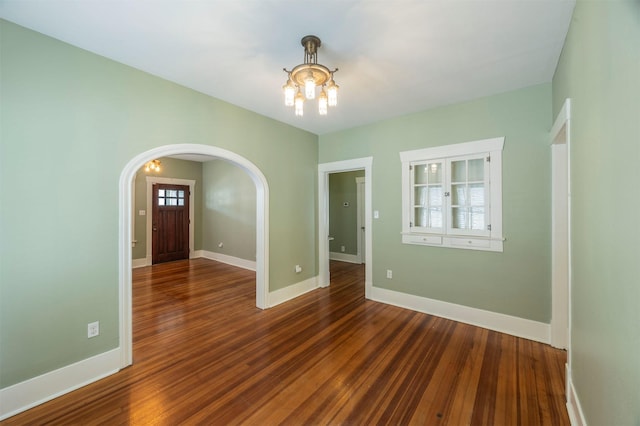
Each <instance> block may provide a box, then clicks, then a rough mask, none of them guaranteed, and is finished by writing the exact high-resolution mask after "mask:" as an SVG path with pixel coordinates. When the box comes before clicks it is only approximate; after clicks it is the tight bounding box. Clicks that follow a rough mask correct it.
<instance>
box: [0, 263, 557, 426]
mask: <svg viewBox="0 0 640 426" xmlns="http://www.w3.org/2000/svg"><path fill="white" fill-rule="evenodd" d="M133 306H134V309H133V319H134V321H133V341H134V351H133V356H134V365H132V366H131V367H128V368H126V369H124V370H122V371H121V372H119V373H117V374H115V375H112V376H110V377H107V378H105V379H103V380H100V381H98V382H96V383H93V384H90V385H88V386H85V387H83V388H81V389H79V390H77V391H74V392H71V393H69V394H66V395H63V396H61V397H59V398H57V399H55V400H53V401H50V402H47V403H45V404H42V405H40V406H38V407H35V408H32V409H31V410H28V411H26V412H24V413H21V414H18V415H16V416H14V417H12V418H9V419H6V420H5V421H4V422H2V424H7V425H18V424H19V425H25V424H34V425H36V424H38V425H39V424H53V425H72V424H73V425H75V424H82V425H118V424H133V425H148V424H163V425H177V424H181V425H182V424H185V425H189V424H194V425H196V424H197V425H202V424H208V425H256V424H260V425H301V424H304V425H340V424H345V425H361V424H390V425H451V426H459V425H493V424H495V425H520V424H521V425H568V424H569V419H568V417H567V412H566V408H565V405H564V402H565V401H564V396H563V392H564V380H563V375H564V363H565V362H566V355H565V353H564V352H563V351H559V350H556V349H553V348H551V347H549V346H547V345H543V344H540V343H536V342H531V341H528V340H525V339H519V338H516V337H513V336H508V335H505V334H501V333H497V332H493V331H489V330H486V329H482V328H478V327H474V326H471V325H467V324H461V323H457V322H455V321H450V320H446V319H443V318H438V317H433V316H430V315H425V314H421V313H417V312H413V311H409V310H405V309H401V308H398V307H394V306H390V305H384V304H380V303H376V302H372V301H369V300H366V299H365V298H364V268H363V265H353V264H348V263H341V262H332V264H331V286H330V287H329V288H326V289H318V290H315V291H313V292H310V293H308V294H305V295H303V296H301V297H298V298H296V299H294V300H292V301H289V302H286V303H284V304H282V305H279V306H277V307H274V308H272V309H268V310H265V311H262V310H260V309H257V308H256V307H255V274H254V273H253V272H250V271H246V270H242V269H239V268H235V267H232V266H229V265H225V264H222V263H218V262H214V261H209V260H204V259H198V260H191V261H178V262H172V263H166V264H160V265H155V266H153V267H146V268H139V269H136V270H134V271H133Z"/></svg>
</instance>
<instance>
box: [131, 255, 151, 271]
mask: <svg viewBox="0 0 640 426" xmlns="http://www.w3.org/2000/svg"><path fill="white" fill-rule="evenodd" d="M149 265H151V264H150V263H147V258H146V257H143V258H140V259H132V260H131V268H132V269H136V268H142V267H143V266H149Z"/></svg>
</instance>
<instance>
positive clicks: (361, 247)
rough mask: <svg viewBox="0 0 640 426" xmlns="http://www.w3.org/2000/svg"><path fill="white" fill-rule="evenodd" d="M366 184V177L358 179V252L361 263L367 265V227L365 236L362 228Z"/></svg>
mask: <svg viewBox="0 0 640 426" xmlns="http://www.w3.org/2000/svg"><path fill="white" fill-rule="evenodd" d="M365 183H366V179H365V178H364V177H357V178H356V216H357V218H356V226H357V228H358V230H357V234H356V235H357V236H358V239H357V250H358V259H360V263H365V260H366V259H365V255H366V250H365V249H366V231H367V229H366V227H365V234H364V235H363V234H362V227H363V226H364V218H363V217H362V216H363V213H364V185H365ZM363 239H364V240H365V244H363V243H362V240H363Z"/></svg>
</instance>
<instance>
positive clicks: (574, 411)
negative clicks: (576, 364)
mask: <svg viewBox="0 0 640 426" xmlns="http://www.w3.org/2000/svg"><path fill="white" fill-rule="evenodd" d="M566 371H567V377H566V378H565V380H566V381H567V412H568V413H569V421H570V422H571V426H587V421H586V420H585V418H584V412H583V411H582V406H581V405H580V400H579V399H578V394H577V393H576V389H575V388H574V387H573V380H572V379H571V369H570V368H569V365H566Z"/></svg>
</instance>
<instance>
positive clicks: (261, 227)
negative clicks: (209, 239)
mask: <svg viewBox="0 0 640 426" xmlns="http://www.w3.org/2000/svg"><path fill="white" fill-rule="evenodd" d="M178 154H196V155H207V156H210V157H212V159H216V158H218V159H223V160H227V161H229V162H231V163H233V164H235V165H237V166H238V167H240V168H241V169H243V170H244V171H245V172H246V173H247V174H248V175H249V177H251V179H252V180H253V182H254V184H255V185H256V306H257V307H258V308H260V309H266V308H268V307H269V185H268V183H267V179H266V178H265V176H264V174H263V173H262V171H261V170H260V169H259V168H258V167H257V166H256V165H255V164H253V163H252V162H251V161H249V160H247V159H246V158H244V157H242V156H240V155H238V154H236V153H234V152H232V151H228V150H226V149H223V148H218V147H216V146H212V145H199V144H175V145H165V146H161V147H157V148H153V149H150V150H148V151H145V152H142V153H140V154H138V155H136V156H135V157H133V159H131V160H130V161H129V162H128V163H127V164H126V165H125V166H124V168H123V170H122V173H121V174H120V180H119V197H118V198H119V199H118V214H119V218H118V258H119V259H118V293H119V294H118V299H119V303H118V306H119V313H118V317H119V344H120V366H121V368H124V367H126V366H128V365H131V364H132V362H133V332H132V288H131V284H132V273H131V267H132V258H131V256H132V242H133V234H132V230H133V227H132V222H133V216H132V215H131V211H132V208H133V207H132V206H133V197H132V184H133V179H135V176H136V173H137V172H138V170H139V169H140V168H141V167H142V166H143V165H144V164H145V163H146V162H147V161H150V160H154V159H156V158H160V157H167V156H170V155H178Z"/></svg>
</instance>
